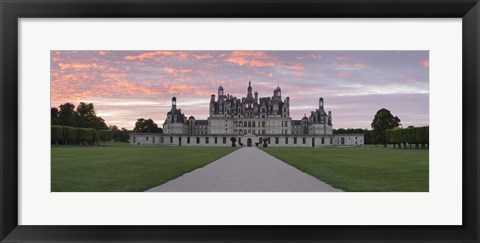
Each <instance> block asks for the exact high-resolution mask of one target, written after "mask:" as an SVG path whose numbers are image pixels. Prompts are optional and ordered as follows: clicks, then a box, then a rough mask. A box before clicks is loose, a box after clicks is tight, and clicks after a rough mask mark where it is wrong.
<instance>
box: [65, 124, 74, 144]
mask: <svg viewBox="0 0 480 243" xmlns="http://www.w3.org/2000/svg"><path fill="white" fill-rule="evenodd" d="M62 128H63V139H64V141H65V145H68V142H69V141H70V144H71V143H73V142H74V141H75V140H76V139H77V133H76V131H75V128H73V127H67V126H64V127H62Z"/></svg>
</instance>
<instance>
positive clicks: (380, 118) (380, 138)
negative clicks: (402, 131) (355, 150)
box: [371, 108, 400, 147]
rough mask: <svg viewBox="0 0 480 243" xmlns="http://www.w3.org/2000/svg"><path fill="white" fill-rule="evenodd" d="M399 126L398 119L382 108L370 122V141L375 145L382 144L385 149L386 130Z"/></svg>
mask: <svg viewBox="0 0 480 243" xmlns="http://www.w3.org/2000/svg"><path fill="white" fill-rule="evenodd" d="M399 125H400V119H399V118H398V117H396V116H393V115H392V113H390V111H389V110H387V109H385V108H382V109H380V110H378V111H377V114H375V117H374V118H373V121H372V124H371V126H372V129H373V132H372V139H373V142H374V143H375V144H383V147H387V137H386V130H387V129H393V128H397V127H398V126H399Z"/></svg>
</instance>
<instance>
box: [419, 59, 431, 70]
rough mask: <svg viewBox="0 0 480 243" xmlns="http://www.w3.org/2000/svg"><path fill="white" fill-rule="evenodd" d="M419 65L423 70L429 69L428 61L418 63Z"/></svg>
mask: <svg viewBox="0 0 480 243" xmlns="http://www.w3.org/2000/svg"><path fill="white" fill-rule="evenodd" d="M420 64H421V65H422V66H423V67H424V68H429V67H430V61H428V60H425V61H422V62H420Z"/></svg>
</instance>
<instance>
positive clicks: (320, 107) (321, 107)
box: [318, 97, 323, 110]
mask: <svg viewBox="0 0 480 243" xmlns="http://www.w3.org/2000/svg"><path fill="white" fill-rule="evenodd" d="M318 107H319V109H320V110H323V98H322V97H320V99H319V100H318Z"/></svg>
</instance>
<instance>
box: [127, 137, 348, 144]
mask: <svg viewBox="0 0 480 243" xmlns="http://www.w3.org/2000/svg"><path fill="white" fill-rule="evenodd" d="M217 138H218V137H214V143H215V144H218V140H217ZM148 139H149V137H145V140H146V141H148ZM348 139H349V140H350V137H348ZM132 140H133V143H136V138H135V137H133V138H132ZM355 140H357V137H355ZM238 142H239V143H241V142H242V138H238ZM258 142H259V143H262V142H263V138H258ZM314 142H315V138H312V143H314ZM152 143H155V137H152ZM160 143H163V137H160ZM170 143H173V137H170ZM196 143H197V144H200V137H196ZM205 143H206V144H209V143H210V138H209V137H205ZM222 143H223V144H226V143H227V138H226V137H222ZM278 143H279V138H278V137H276V138H275V144H278ZM320 143H321V144H325V138H324V137H322V138H320ZM187 144H190V137H187ZM268 144H271V140H270V139H269V140H268ZM285 144H288V137H285ZM293 144H297V137H294V138H293ZM302 144H306V138H305V137H303V138H302ZM330 144H333V138H332V137H330ZM340 144H342V145H343V144H345V137H341V138H340ZM355 144H357V141H355Z"/></svg>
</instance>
